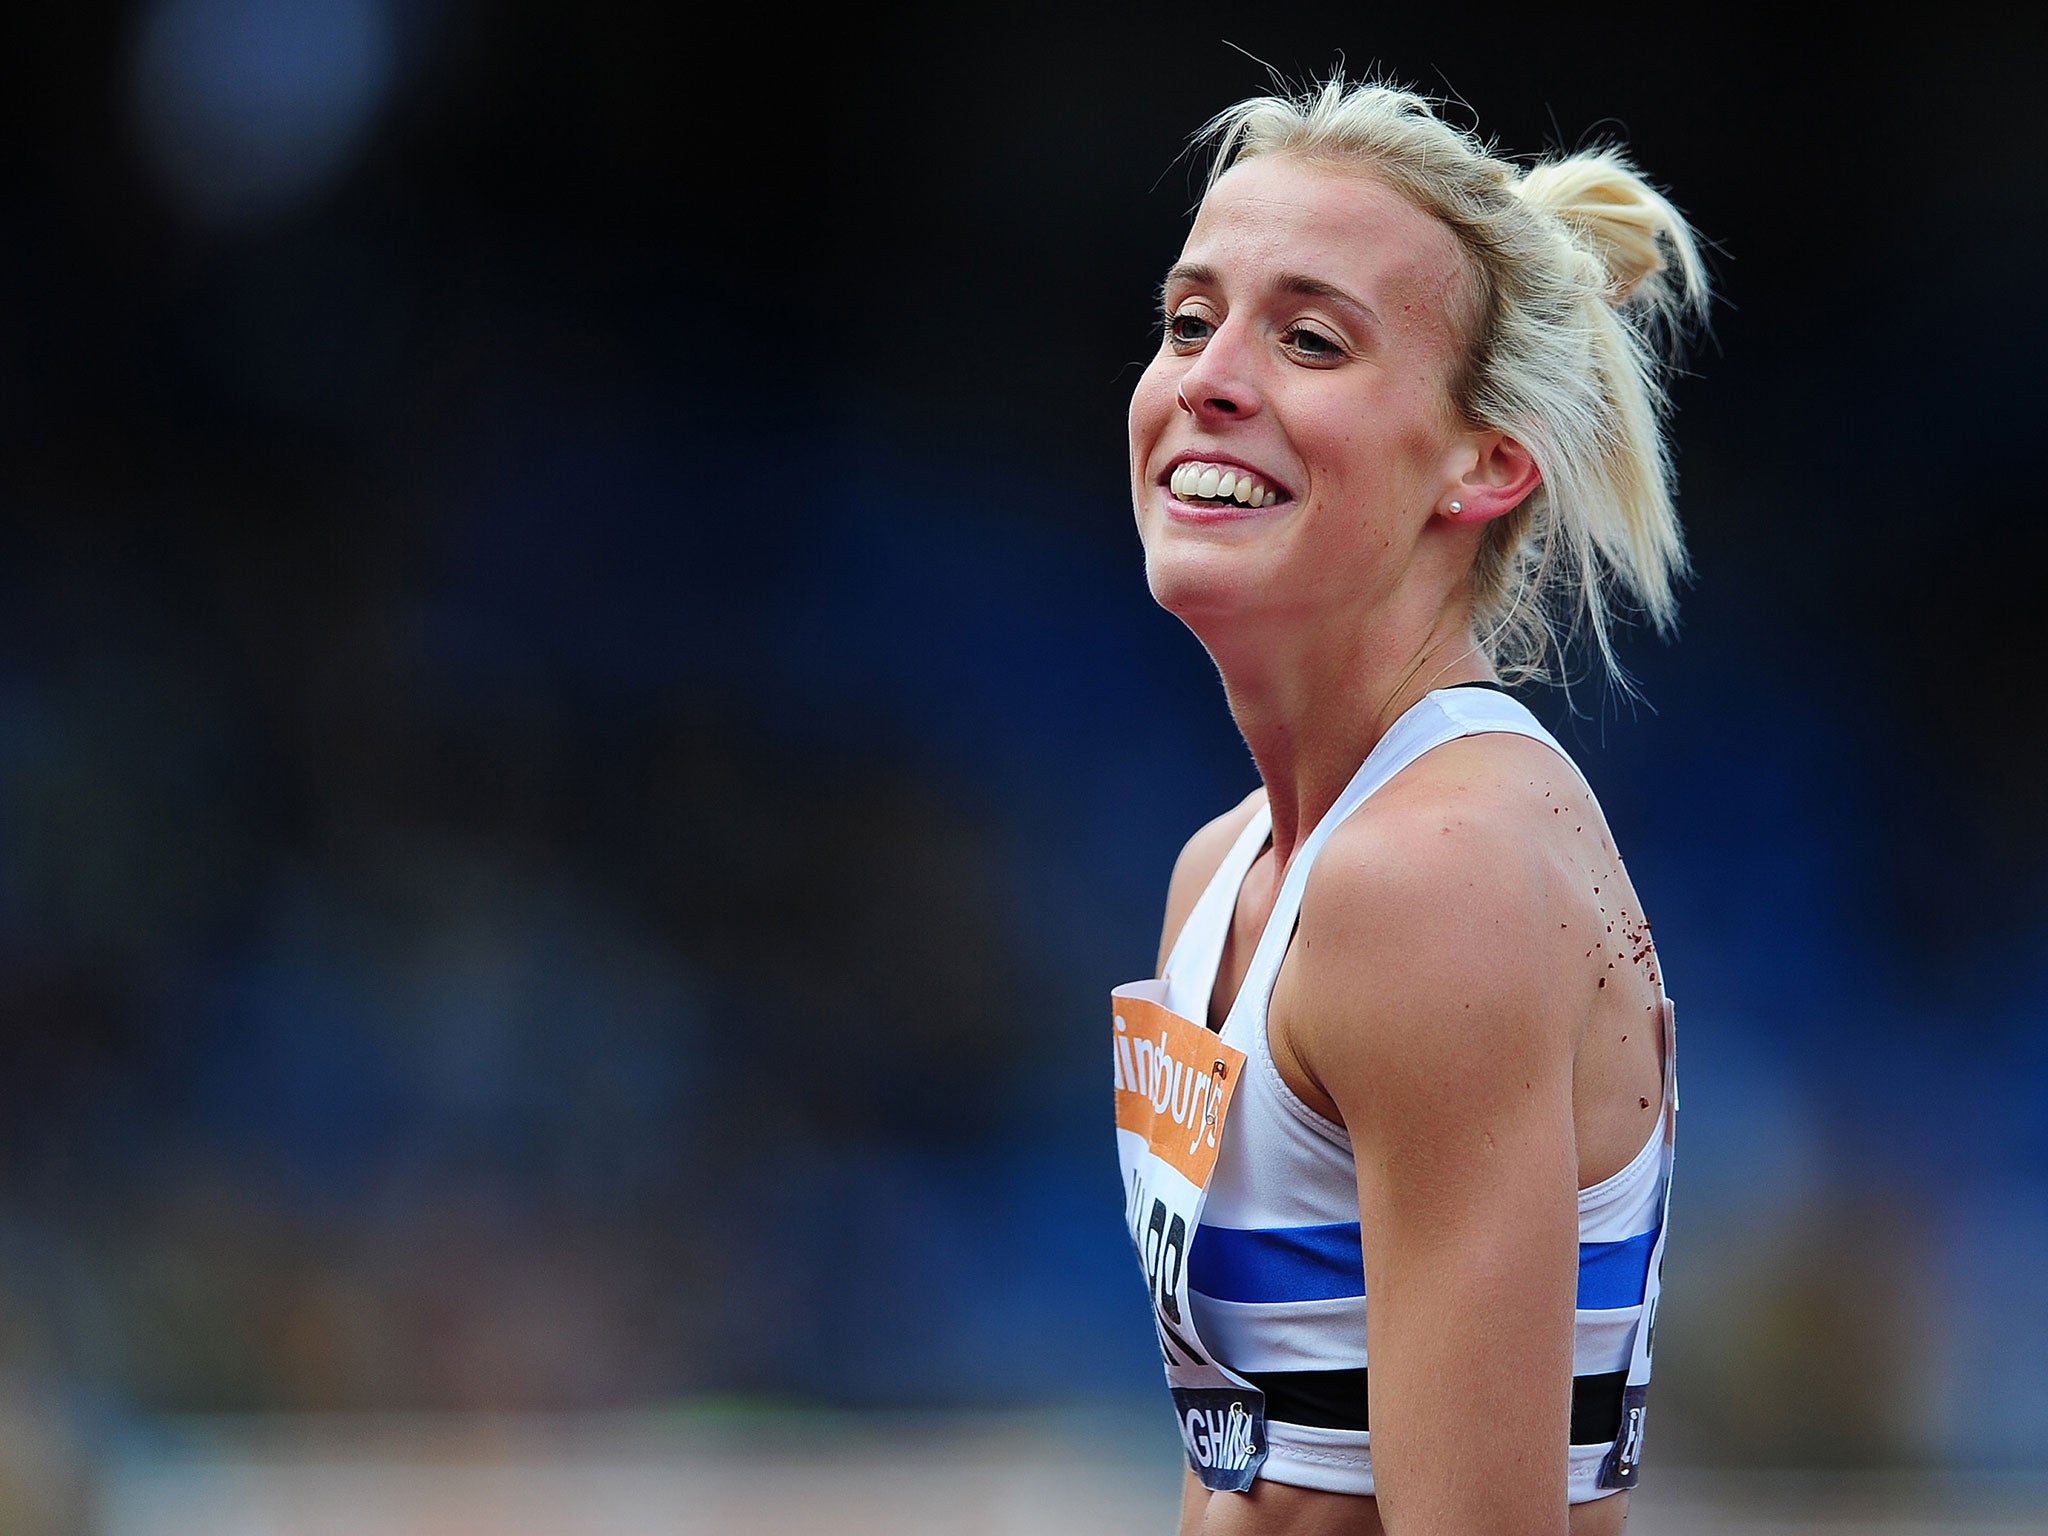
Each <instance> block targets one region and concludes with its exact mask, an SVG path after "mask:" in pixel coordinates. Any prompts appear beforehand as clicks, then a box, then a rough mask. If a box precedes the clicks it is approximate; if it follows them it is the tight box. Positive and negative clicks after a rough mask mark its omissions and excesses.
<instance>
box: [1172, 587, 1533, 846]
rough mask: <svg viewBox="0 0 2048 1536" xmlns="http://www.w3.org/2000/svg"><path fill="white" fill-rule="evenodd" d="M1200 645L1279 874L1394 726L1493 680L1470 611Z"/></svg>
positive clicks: (1452, 609) (1451, 609) (1454, 608)
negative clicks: (1261, 800)
mask: <svg viewBox="0 0 2048 1536" xmlns="http://www.w3.org/2000/svg"><path fill="white" fill-rule="evenodd" d="M1203 640H1204V643H1205V644H1207V645H1208V648H1209V653H1210V655H1211V656H1212V657H1214V658H1215V661H1216V665H1217V668H1218V670H1219V671H1221V673H1222V674H1223V687H1224V692H1225V694H1226V695H1227V696H1228V698H1229V700H1230V712H1231V714H1232V715H1233V716H1234V717H1235V718H1236V720H1237V726H1238V729H1239V730H1240V731H1241V732H1242V733H1243V734H1244V739H1245V743H1246V745H1247V746H1249V747H1250V748H1251V753H1252V758H1253V760H1254V761H1255V762H1256V763H1257V764H1258V768H1259V777H1260V778H1261V779H1262V780H1264V781H1265V786H1266V799H1267V803H1268V805H1270V806H1271V808H1272V812H1273V851H1274V856H1275V858H1276V859H1277V860H1278V862H1279V868H1280V870H1281V871H1283V872H1284V871H1285V870H1286V868H1287V867H1288V864H1289V863H1290V862H1291V861H1292V859H1293V857H1294V853H1295V850H1296V849H1297V848H1298V847H1299V846H1300V842H1301V839H1302V838H1304V837H1306V836H1307V835H1308V833H1309V832H1310V831H1311V830H1312V829H1313V828H1314V827H1315V825H1316V823H1317V822H1319V821H1321V820H1322V818H1323V816H1324V815H1325V814H1326V813H1327V812H1328V811H1329V809H1330V807H1331V806H1332V805H1334V804H1335V803H1336V801H1337V797H1338V795H1340V794H1342V793H1343V791H1344V786H1345V785H1346V784H1347V783H1349V782H1350V781H1351V777H1352V775H1353V774H1354V773H1356V772H1357V771H1358V765H1359V764H1360V763H1362V762H1364V761H1365V759H1366V757H1367V756H1368V755H1369V754H1370V753H1371V751H1372V749H1373V748H1374V747H1375V746H1377V745H1378V744H1379V741H1380V738H1381V737H1383V736H1385V735H1386V733H1387V731H1388V730H1389V729H1390V728H1391V727H1392V725H1393V723H1394V722H1395V721H1396V720H1398V719H1399V718H1400V717H1401V715H1402V714H1403V713H1404V712H1405V711H1406V710H1407V709H1408V708H1409V707H1410V706H1411V705H1413V704H1414V703H1415V702H1416V701H1417V700H1419V699H1421V698H1422V697H1423V695H1425V694H1427V693H1428V692H1429V691H1430V690H1431V689H1433V688H1446V687H1450V686H1452V685H1454V684H1457V683H1470V682H1491V681H1493V680H1494V672H1493V668H1492V666H1491V665H1490V664H1489V663H1488V662H1487V660H1486V657H1485V655H1484V654H1483V653H1482V652H1481V651H1480V650H1479V648H1478V647H1477V646H1476V645H1474V644H1473V642H1472V635H1471V612H1470V607H1469V605H1463V604H1460V605H1448V606H1446V607H1444V608H1442V609H1440V610H1439V611H1438V612H1437V613H1436V614H1435V615H1434V616H1433V617H1432V618H1430V619H1429V620H1428V621H1426V622H1418V623H1413V624H1407V625H1383V626H1380V627H1378V628H1377V629H1376V631H1373V632H1359V631H1348V632H1347V631H1341V630H1340V631H1337V632H1334V633H1323V634H1314V635H1311V634H1302V633H1300V632H1294V633H1291V634H1290V633H1274V632H1272V631H1270V630H1268V631H1266V632H1264V633H1260V634H1236V635H1231V636H1227V637H1225V636H1217V637H1211V636H1208V635H1205V636H1204V637H1203Z"/></svg>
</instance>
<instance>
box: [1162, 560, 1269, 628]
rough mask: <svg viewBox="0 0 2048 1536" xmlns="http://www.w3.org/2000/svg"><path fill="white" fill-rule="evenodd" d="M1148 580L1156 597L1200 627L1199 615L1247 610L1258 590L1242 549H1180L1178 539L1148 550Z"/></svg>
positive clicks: (1208, 616)
mask: <svg viewBox="0 0 2048 1536" xmlns="http://www.w3.org/2000/svg"><path fill="white" fill-rule="evenodd" d="M1233 553H1235V555H1236V557H1235V558H1232V555H1233ZM1145 582H1146V585H1148V586H1149V587H1150V588H1151V589H1152V601H1154V602H1155V603H1157V604H1158V605H1159V606H1160V607H1162V608H1164V609H1165V610H1166V611H1167V612H1168V613H1170V614H1172V615H1174V617H1176V618H1178V619H1180V620H1181V621H1182V622H1183V623H1185V624H1186V625H1188V627H1189V628H1191V629H1196V630H1198V632H1199V625H1198V624H1197V622H1196V621H1197V620H1198V619H1214V618H1227V617H1228V616H1229V615H1231V614H1234V613H1242V612H1245V611H1246V610H1248V609H1249V608H1250V607H1251V605H1252V604H1253V602H1254V601H1256V598H1257V593H1258V583H1257V581H1255V580H1253V579H1251V578H1250V575H1249V573H1248V572H1247V571H1246V569H1245V561H1244V558H1243V555H1242V553H1241V552H1232V551H1226V550H1220V549H1216V548H1213V547H1212V548H1207V549H1203V548H1190V547H1188V546H1186V545H1181V546H1180V547H1178V548H1175V547H1174V546H1173V543H1172V541H1168V542H1167V544H1166V546H1165V547H1163V548H1162V547H1159V546H1156V545H1155V546H1153V547H1151V548H1148V549H1147V550H1146V552H1145Z"/></svg>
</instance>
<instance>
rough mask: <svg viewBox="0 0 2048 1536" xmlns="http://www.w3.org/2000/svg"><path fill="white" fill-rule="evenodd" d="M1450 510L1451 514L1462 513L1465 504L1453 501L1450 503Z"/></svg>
mask: <svg viewBox="0 0 2048 1536" xmlns="http://www.w3.org/2000/svg"><path fill="white" fill-rule="evenodd" d="M1451 510H1452V511H1453V512H1462V511H1464V510H1465V503H1463V502H1462V501H1454V502H1452V503H1451Z"/></svg>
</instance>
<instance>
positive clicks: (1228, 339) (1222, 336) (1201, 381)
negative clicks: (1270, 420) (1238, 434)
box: [1179, 321, 1259, 425]
mask: <svg viewBox="0 0 2048 1536" xmlns="http://www.w3.org/2000/svg"><path fill="white" fill-rule="evenodd" d="M1250 363H1251V359H1250V358H1249V357H1248V356H1247V355H1246V352H1245V349H1244V347H1243V346H1242V345H1241V344H1240V342H1239V341H1238V328H1237V327H1236V326H1234V325H1232V324H1231V323H1230V322H1229V321H1225V322H1224V323H1223V324H1222V325H1221V326H1220V327H1218V328H1217V330H1216V331H1215V333H1214V334H1212V335H1211V336H1210V337H1209V340H1208V342H1207V343H1206V344H1205V345H1204V346H1203V348H1202V350H1201V351H1200V352H1198V353H1196V354H1195V356H1194V357H1193V358H1192V359H1191V360H1190V361H1189V363H1188V367H1187V371H1186V372H1184V373H1183V374H1182V375H1181V376H1180V390H1179V403H1180V408H1181V409H1182V410H1184V411H1186V412H1187V413H1188V414H1189V415H1190V416H1192V417H1194V418H1195V420H1197V421H1199V422H1202V423H1204V424H1205V425H1206V424H1210V423H1215V422H1224V421H1238V420H1242V419H1243V418H1244V417H1247V416H1250V415H1252V414H1253V413H1254V412H1256V411H1257V410H1258V408H1259V394H1258V388H1257V386H1256V385H1255V384H1254V383H1253V382H1252V372H1251V366H1250Z"/></svg>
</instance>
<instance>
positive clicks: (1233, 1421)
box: [1111, 981, 1267, 1493]
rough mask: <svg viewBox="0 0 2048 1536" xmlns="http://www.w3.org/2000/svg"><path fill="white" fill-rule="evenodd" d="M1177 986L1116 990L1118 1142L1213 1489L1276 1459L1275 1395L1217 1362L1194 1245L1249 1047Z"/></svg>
mask: <svg viewBox="0 0 2048 1536" xmlns="http://www.w3.org/2000/svg"><path fill="white" fill-rule="evenodd" d="M1165 991H1166V983H1165V982H1163V981H1140V982H1132V983H1131V984H1130V985H1128V986H1122V987H1118V988H1117V989H1116V992H1115V994H1114V1026H1115V1027H1114V1031H1113V1034H1112V1037H1111V1038H1112V1044H1113V1047H1114V1050H1115V1054H1116V1067H1115V1082H1116V1139H1117V1153H1118V1157H1119V1158H1120V1160H1121V1162H1122V1164H1123V1174H1124V1217H1125V1220H1126V1221H1127V1222H1128V1224H1129V1226H1130V1231H1131V1241H1132V1242H1133V1243H1134V1244H1135V1245H1136V1246H1137V1250H1138V1259H1139V1262H1140V1263H1141V1265H1142V1266H1143V1268H1144V1272H1145V1284H1146V1289H1147V1290H1148V1291H1149V1292H1150V1294H1151V1298H1152V1313H1153V1320H1154V1321H1155V1322H1156V1323H1157V1325H1158V1329H1159V1348H1160V1352H1161V1353H1162V1355H1163V1356H1164V1357H1165V1361H1166V1379H1167V1385H1168V1387H1169V1389H1170V1390H1171V1391H1172V1394H1173V1403H1174V1411H1175V1414H1176V1415H1177V1416H1178V1419H1179V1423H1180V1433H1181V1441H1182V1444H1183V1445H1184V1446H1185V1448H1186V1450H1187V1455H1188V1465H1189V1466H1190V1467H1192V1468H1193V1469H1194V1472H1195V1475H1196V1477H1197V1478H1199V1479H1200V1480H1201V1482H1202V1485H1203V1486H1204V1487H1206V1488H1211V1489H1214V1490H1216V1491H1218V1492H1238V1493H1241V1492H1243V1491H1244V1490H1245V1489H1247V1488H1249V1487H1251V1485H1252V1479H1253V1478H1255V1477H1256V1476H1258V1471H1259V1468H1260V1466H1262V1465H1263V1464H1264V1462H1265V1460H1266V1451H1267V1444H1266V1399H1265V1394H1264V1393H1262V1392H1260V1391H1259V1390H1258V1388H1256V1387H1254V1386H1252V1385H1251V1384H1250V1383H1249V1382H1247V1381H1245V1380H1244V1379H1243V1378H1242V1377H1239V1376H1236V1375H1234V1374H1232V1373H1231V1372H1230V1371H1229V1370H1227V1369H1226V1368H1224V1367H1223V1366H1220V1365H1218V1364H1217V1363H1216V1362H1215V1360H1214V1359H1213V1358H1211V1356H1210V1354H1209V1351H1208V1349H1207V1348H1206V1347H1205V1346H1204V1345H1203V1343H1202V1341H1201V1338H1200V1336H1199V1335H1198V1333H1197V1332H1196V1330H1195V1326H1194V1318H1193V1314H1192V1312H1191V1311H1190V1309H1189V1306H1188V1262H1187V1260H1188V1247H1189V1244H1190V1243H1191V1242H1192V1241H1193V1240H1194V1235H1195V1230H1196V1228H1197V1227H1199V1226H1200V1225H1201V1219H1202V1206H1203V1204H1204V1203H1205V1201H1206V1200H1207V1199H1208V1191H1209V1179H1210V1176H1211V1175H1212V1174H1213V1173H1214V1172H1215V1169H1216V1153H1217V1149H1218V1147H1219V1146H1220V1145H1221V1144H1222V1137H1223V1127H1224V1123H1225V1121H1226V1120H1227V1119H1228V1118H1229V1115H1230V1100H1231V1095H1232V1094H1233V1093H1234V1092H1235V1091H1236V1089H1237V1083H1238V1079H1239V1076H1240V1074H1241V1073H1242V1072H1243V1071H1244V1066H1245V1060H1246V1057H1245V1054H1244V1052H1242V1051H1240V1050H1237V1049H1235V1048H1234V1047H1232V1046H1228V1045H1225V1044H1224V1043H1223V1041H1222V1040H1221V1039H1220V1038H1218V1037H1217V1035H1216V1033H1215V1032H1214V1031H1213V1030H1208V1029H1204V1028H1203V1027H1202V1026H1201V1025H1199V1024H1195V1023H1192V1022H1190V1021H1189V1020H1187V1019H1184V1018H1182V1017H1181V1016H1180V1015H1179V1014H1177V1013H1174V1012H1173V1011H1172V1010H1170V1009H1169V1008H1167V1007H1166V1006H1165Z"/></svg>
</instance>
